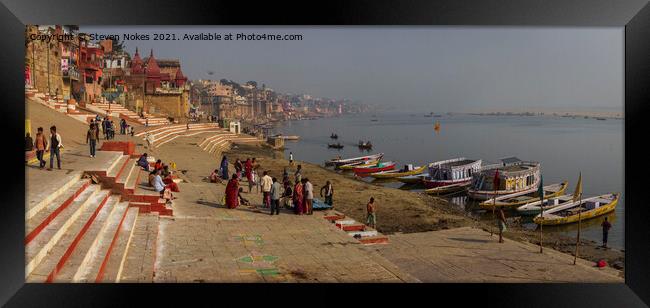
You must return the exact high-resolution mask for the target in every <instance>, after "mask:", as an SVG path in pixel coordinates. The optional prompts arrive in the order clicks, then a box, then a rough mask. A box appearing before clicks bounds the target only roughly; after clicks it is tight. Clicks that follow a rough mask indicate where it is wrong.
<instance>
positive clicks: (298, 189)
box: [293, 182, 305, 215]
mask: <svg viewBox="0 0 650 308" xmlns="http://www.w3.org/2000/svg"><path fill="white" fill-rule="evenodd" d="M303 197H304V196H303V189H302V183H300V182H296V185H295V186H294V187H293V206H294V207H293V209H294V212H295V213H296V215H302V214H303V213H304V212H305V210H304V208H303V206H302V205H303V200H304V199H303Z"/></svg>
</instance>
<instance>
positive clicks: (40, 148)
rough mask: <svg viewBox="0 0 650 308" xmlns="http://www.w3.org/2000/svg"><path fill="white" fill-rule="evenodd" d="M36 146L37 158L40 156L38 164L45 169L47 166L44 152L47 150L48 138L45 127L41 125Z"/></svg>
mask: <svg viewBox="0 0 650 308" xmlns="http://www.w3.org/2000/svg"><path fill="white" fill-rule="evenodd" d="M34 148H36V158H38V162H39V163H38V166H39V168H41V169H43V167H45V164H46V162H45V160H44V159H43V154H45V151H46V150H47V138H45V135H44V134H43V128H42V127H39V128H38V130H37V131H36V139H35V140H34Z"/></svg>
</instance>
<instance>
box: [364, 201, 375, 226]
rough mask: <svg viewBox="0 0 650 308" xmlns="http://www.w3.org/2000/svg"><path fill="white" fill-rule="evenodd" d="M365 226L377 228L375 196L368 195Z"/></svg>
mask: <svg viewBox="0 0 650 308" xmlns="http://www.w3.org/2000/svg"><path fill="white" fill-rule="evenodd" d="M366 212H367V216H366V226H371V227H373V228H375V229H377V215H376V214H375V213H376V212H377V205H376V204H375V197H370V201H369V202H368V204H366Z"/></svg>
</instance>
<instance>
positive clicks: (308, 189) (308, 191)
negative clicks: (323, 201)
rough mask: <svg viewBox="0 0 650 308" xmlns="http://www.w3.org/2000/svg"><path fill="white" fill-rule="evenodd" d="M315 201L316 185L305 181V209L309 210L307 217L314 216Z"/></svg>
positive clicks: (307, 180)
mask: <svg viewBox="0 0 650 308" xmlns="http://www.w3.org/2000/svg"><path fill="white" fill-rule="evenodd" d="M313 199H314V185H312V184H311V182H309V179H305V208H306V209H307V215H313V214H314V211H313V203H312V202H313Z"/></svg>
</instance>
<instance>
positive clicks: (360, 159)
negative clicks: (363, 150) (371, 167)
mask: <svg viewBox="0 0 650 308" xmlns="http://www.w3.org/2000/svg"><path fill="white" fill-rule="evenodd" d="M383 156H384V153H379V154H372V155H366V156H360V157H353V158H345V159H340V158H339V159H331V160H330V161H328V162H325V165H330V166H332V165H333V166H342V165H347V164H351V163H357V162H364V161H368V160H378V159H380V158H382V157H383Z"/></svg>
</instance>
